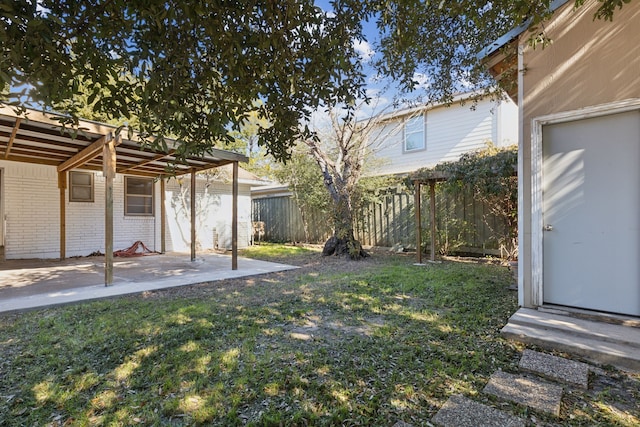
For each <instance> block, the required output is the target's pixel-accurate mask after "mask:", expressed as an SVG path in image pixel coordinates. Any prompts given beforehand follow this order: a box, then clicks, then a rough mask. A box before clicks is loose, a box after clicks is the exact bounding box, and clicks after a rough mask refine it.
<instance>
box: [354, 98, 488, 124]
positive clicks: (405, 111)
mask: <svg viewBox="0 0 640 427" xmlns="http://www.w3.org/2000/svg"><path fill="white" fill-rule="evenodd" d="M478 95H481V94H480V93H476V92H463V93H458V94H455V95H454V96H453V99H452V100H451V102H437V103H424V104H422V105H417V106H414V107H408V108H402V109H398V110H394V111H391V112H388V113H382V114H379V115H377V116H375V117H376V119H377V121H378V122H386V121H391V120H394V119H397V118H401V117H405V116H409V115H412V114H415V113H419V112H421V111H424V110H433V109H435V108H438V107H443V106H449V105H451V104H455V103H458V102H464V101H466V100H470V99H474V98H475V97H476V96H478ZM368 120H371V117H367V118H366V119H363V120H360V122H365V121H368Z"/></svg>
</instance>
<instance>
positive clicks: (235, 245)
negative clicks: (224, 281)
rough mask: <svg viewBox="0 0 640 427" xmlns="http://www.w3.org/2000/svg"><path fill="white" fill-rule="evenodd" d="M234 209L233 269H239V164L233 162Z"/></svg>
mask: <svg viewBox="0 0 640 427" xmlns="http://www.w3.org/2000/svg"><path fill="white" fill-rule="evenodd" d="M232 193H233V208H232V213H231V216H232V218H231V269H232V270H237V269H238V162H233V184H232Z"/></svg>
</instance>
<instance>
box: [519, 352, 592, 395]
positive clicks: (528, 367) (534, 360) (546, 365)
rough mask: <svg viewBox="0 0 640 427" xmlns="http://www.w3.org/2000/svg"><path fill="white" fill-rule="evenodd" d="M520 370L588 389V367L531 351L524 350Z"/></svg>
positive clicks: (573, 361) (584, 364)
mask: <svg viewBox="0 0 640 427" xmlns="http://www.w3.org/2000/svg"><path fill="white" fill-rule="evenodd" d="M519 367H520V369H521V370H523V371H527V372H532V373H534V374H538V375H540V376H543V377H546V378H549V379H553V380H556V381H562V382H565V383H569V384H573V385H577V386H578V387H582V388H588V387H589V365H587V364H586V363H581V362H576V361H575V360H569V359H565V358H563V357H557V356H553V355H550V354H545V353H540V352H537V351H533V350H525V351H524V352H523V353H522V358H521V359H520V365H519Z"/></svg>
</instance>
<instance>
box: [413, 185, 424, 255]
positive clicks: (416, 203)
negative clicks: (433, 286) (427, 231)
mask: <svg viewBox="0 0 640 427" xmlns="http://www.w3.org/2000/svg"><path fill="white" fill-rule="evenodd" d="M414 186H415V189H416V190H415V192H414V193H413V197H414V199H413V200H414V203H413V205H414V207H415V210H416V253H417V255H418V260H417V261H418V264H422V218H421V215H420V210H421V207H420V181H414Z"/></svg>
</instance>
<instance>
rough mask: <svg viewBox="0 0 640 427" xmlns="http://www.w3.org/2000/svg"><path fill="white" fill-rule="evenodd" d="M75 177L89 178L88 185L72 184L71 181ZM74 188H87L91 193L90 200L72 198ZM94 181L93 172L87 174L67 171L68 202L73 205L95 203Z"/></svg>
mask: <svg viewBox="0 0 640 427" xmlns="http://www.w3.org/2000/svg"><path fill="white" fill-rule="evenodd" d="M74 175H75V176H82V175H84V176H88V177H89V184H88V185H87V184H77V183H74V181H73V177H74ZM76 187H82V188H87V187H88V188H89V191H90V193H91V197H90V199H85V198H78V197H76V196H74V194H73V193H74V192H73V189H74V188H76ZM95 193H96V192H95V179H94V173H93V172H87V171H69V202H74V203H93V202H95Z"/></svg>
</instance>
